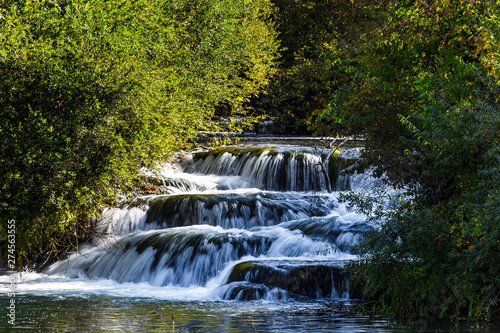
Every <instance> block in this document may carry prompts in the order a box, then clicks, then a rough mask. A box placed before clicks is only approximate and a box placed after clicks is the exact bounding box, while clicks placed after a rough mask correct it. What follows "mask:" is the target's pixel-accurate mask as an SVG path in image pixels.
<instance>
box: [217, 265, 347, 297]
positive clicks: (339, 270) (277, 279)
mask: <svg viewBox="0 0 500 333" xmlns="http://www.w3.org/2000/svg"><path fill="white" fill-rule="evenodd" d="M242 282H245V283H242ZM226 284H227V290H226V293H225V295H224V296H225V298H227V299H254V297H259V298H262V297H263V294H264V293H265V292H269V291H271V290H273V289H276V288H277V289H278V290H280V291H283V292H286V294H287V295H288V296H291V297H299V298H300V297H301V296H305V297H309V298H315V299H318V298H333V297H342V298H347V297H348V295H349V273H348V272H346V271H345V270H344V269H343V267H342V266H341V265H340V263H337V262H325V263H318V262H314V263H313V262H311V263H307V262H304V261H301V262H300V264H299V263H297V262H295V261H293V260H290V261H287V262H283V261H281V262H273V261H267V262H266V261H261V262H259V261H245V262H242V263H239V264H237V265H235V266H234V267H233V269H232V270H231V272H230V273H229V276H228V278H227V281H226ZM284 297H285V296H284Z"/></svg>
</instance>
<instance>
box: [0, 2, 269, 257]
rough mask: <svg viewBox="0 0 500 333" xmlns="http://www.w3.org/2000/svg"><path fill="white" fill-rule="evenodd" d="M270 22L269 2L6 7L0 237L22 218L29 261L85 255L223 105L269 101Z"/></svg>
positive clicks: (19, 235) (0, 98)
mask: <svg viewBox="0 0 500 333" xmlns="http://www.w3.org/2000/svg"><path fill="white" fill-rule="evenodd" d="M271 11H272V6H271V5H270V3H269V2H268V1H267V0H252V1H246V0H245V1H243V0H241V1H233V0H231V1H226V0H223V1H216V2H213V1H208V0H175V1H171V0H169V1H166V0H154V1H149V0H148V1H146V0H138V1H106V0H68V1H65V0H59V1H4V2H3V4H2V5H1V6H0V31H2V33H1V34H0V76H1V77H2V80H0V114H1V119H2V121H1V122H0V138H1V141H2V145H1V147H0V173H1V176H0V179H1V181H0V212H1V219H2V222H1V225H0V228H1V234H2V235H6V231H7V221H8V220H11V219H14V220H16V226H17V228H16V243H15V245H16V248H15V253H16V256H17V258H18V259H23V258H24V259H25V258H27V257H29V256H30V257H32V256H33V255H35V254H42V253H45V251H47V250H57V249H60V248H63V247H65V246H68V245H70V244H72V245H75V246H76V245H77V242H78V240H80V239H85V238H86V237H88V236H89V233H90V232H91V230H92V228H91V227H90V223H89V221H90V219H91V218H92V217H94V216H97V214H98V212H99V210H100V209H101V208H102V207H103V205H106V204H108V203H110V202H112V200H113V199H114V198H115V196H116V195H117V194H119V193H122V192H123V191H127V189H130V186H131V185H132V184H133V179H134V176H135V175H136V174H137V171H138V168H139V167H140V166H141V165H144V164H146V165H148V164H154V162H155V161H159V160H163V159H165V158H167V157H168V156H169V155H170V154H172V153H173V152H175V151H176V150H178V149H180V148H182V147H183V146H184V145H186V143H187V142H188V140H190V139H192V138H194V137H196V136H197V135H198V133H199V131H201V130H205V131H213V130H216V129H217V126H216V125H214V123H213V122H210V119H211V117H212V116H213V115H214V112H215V110H216V108H217V107H218V105H222V104H224V105H229V107H230V109H232V110H235V111H237V110H241V104H242V102H243V101H244V100H245V99H246V98H248V97H251V96H253V95H255V94H258V92H259V91H260V90H261V89H262V87H263V86H264V85H265V84H266V82H267V80H268V77H269V75H270V74H272V72H273V61H274V60H273V59H274V57H275V53H276V49H277V44H276V42H275V35H276V34H275V32H274V30H273V27H272V24H271V22H270V20H269V15H270V13H271ZM2 240H3V241H4V242H5V240H6V237H5V236H2ZM4 245H6V244H5V243H4ZM5 248H6V247H5ZM6 255H7V252H6V251H4V257H6Z"/></svg>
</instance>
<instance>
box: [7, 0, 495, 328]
mask: <svg viewBox="0 0 500 333" xmlns="http://www.w3.org/2000/svg"><path fill="white" fill-rule="evenodd" d="M499 15H500V1H494V0H485V1H479V0H478V1H472V0H428V1H425V0H414V1H406V0H403V1H393V0H381V1H371V0H361V1H340V0H336V1H334V0H317V1H312V0H311V1H309V0H304V1H293V0H236V1H229V0H221V1H216V2H212V1H208V0H170V1H167V0H152V1H145V0H138V1H132V2H127V1H125V2H122V1H105V0H94V1H88V0H59V1H12V0H11V1H9V0H7V1H3V2H2V4H1V5H0V31H1V32H0V75H1V80H0V114H1V120H2V121H1V123H0V138H1V140H2V145H1V147H0V161H1V163H0V177H1V182H0V216H1V219H2V223H1V225H0V228H1V235H2V236H1V237H2V239H1V240H0V241H2V243H3V254H4V259H5V258H6V256H7V255H8V254H9V251H11V253H15V255H16V258H17V259H18V262H19V263H21V262H23V261H24V262H25V261H27V260H31V261H33V260H35V259H36V258H37V257H38V256H46V255H47V254H48V253H58V252H59V251H60V250H62V249H64V248H66V247H67V246H75V247H77V246H78V243H79V242H82V241H84V240H86V239H88V238H89V237H90V236H91V235H92V233H93V229H92V223H91V222H92V220H93V219H95V218H96V217H97V216H98V214H99V212H100V211H101V210H102V208H104V207H106V206H109V205H113V204H114V202H116V200H117V198H118V197H119V196H123V195H126V194H127V193H128V192H130V191H132V190H133V189H134V188H135V187H136V186H137V183H138V178H137V174H138V170H139V168H140V167H141V166H144V165H154V164H155V163H156V162H158V161H164V160H166V159H168V158H169V157H170V156H172V155H173V154H174V153H175V152H178V151H179V150H181V149H185V148H189V144H190V142H191V141H192V140H193V139H195V138H196V137H197V136H198V135H199V133H200V132H201V131H208V132H216V131H220V130H222V129H224V130H228V129H229V130H231V131H237V130H242V125H241V124H242V122H241V119H247V120H248V121H249V122H250V121H251V119H252V118H255V119H260V118H263V117H271V118H273V119H277V121H276V126H277V130H281V131H282V132H284V133H288V134H289V133H300V134H304V133H309V134H314V135H328V136H358V137H362V138H364V139H365V141H364V142H365V150H364V152H363V156H362V160H361V163H360V164H359V166H358V170H361V169H364V168H367V167H370V168H372V170H373V172H374V174H375V175H382V174H385V175H386V176H387V179H388V181H389V182H390V183H391V184H392V185H393V186H395V187H397V188H400V189H402V191H405V193H406V195H405V196H402V197H401V198H400V200H398V201H397V203H395V205H394V207H392V209H391V210H389V211H388V210H384V209H382V208H381V206H380V204H379V202H381V200H382V197H362V196H359V195H356V194H354V193H347V194H346V195H345V196H344V198H345V200H351V201H352V202H353V203H356V204H357V205H358V206H359V207H361V209H363V210H364V211H365V213H367V214H368V215H369V216H371V217H372V218H374V219H376V220H383V221H384V223H383V224H381V225H380V229H379V230H378V231H376V232H374V233H373V234H372V235H369V236H368V237H367V238H366V240H365V242H364V243H363V244H362V246H361V247H360V249H359V251H360V253H361V257H362V260H361V261H360V262H359V263H357V264H356V265H355V267H354V268H353V269H354V270H355V272H356V279H357V281H359V283H360V284H361V285H362V286H363V287H364V288H365V293H366V295H367V297H369V298H370V299H372V300H374V302H375V303H374V304H375V310H378V311H381V312H385V313H387V314H390V315H397V316H402V317H406V318H409V317H415V316H436V317H442V318H451V319H455V320H458V319H468V320H474V321H484V320H491V319H493V318H495V316H496V315H497V314H498V310H499V308H500V306H499V296H500V248H499V247H500V194H499V184H500V166H499V161H500V151H499V142H500V107H499V105H500V104H499V97H500V89H499V88H500V87H499V80H500V64H499V61H500V17H499ZM242 117H244V118H242ZM220 118H225V119H227V120H229V125H224V128H221V125H220V122H217V121H216V120H218V119H220ZM226 123H227V122H226ZM228 126H229V127H228ZM12 219H15V220H16V244H15V251H12V248H9V247H8V242H7V234H8V225H7V221H8V220H12Z"/></svg>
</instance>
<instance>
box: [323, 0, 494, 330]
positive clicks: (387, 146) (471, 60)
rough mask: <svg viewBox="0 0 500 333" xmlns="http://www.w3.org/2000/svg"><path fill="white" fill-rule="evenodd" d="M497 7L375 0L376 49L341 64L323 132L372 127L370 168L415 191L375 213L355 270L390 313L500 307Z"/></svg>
mask: <svg viewBox="0 0 500 333" xmlns="http://www.w3.org/2000/svg"><path fill="white" fill-rule="evenodd" d="M498 5H499V3H498V2H497V1H482V2H468V1H448V0H437V1H432V2H424V1H411V2H410V1H409V2H406V1H403V2H397V3H396V2H392V1H383V2H379V3H378V5H377V6H374V8H373V10H374V12H373V13H374V15H373V17H374V18H377V15H379V16H378V17H379V19H377V22H379V27H378V29H377V30H376V31H375V32H374V34H373V39H371V40H372V42H373V43H371V44H366V45H363V47H364V48H366V49H367V50H371V52H369V53H370V54H372V55H371V56H369V57H366V56H365V55H366V54H368V53H360V55H361V56H360V57H357V58H356V60H357V62H356V63H355V64H354V65H353V66H346V67H344V68H345V73H346V75H350V77H351V78H352V79H351V82H352V84H350V85H348V86H345V87H343V88H342V89H340V90H338V91H337V93H336V94H335V96H334V98H333V100H332V103H331V104H330V107H329V108H327V109H326V110H325V111H324V112H323V113H322V114H320V116H319V117H318V119H317V125H316V128H317V130H318V132H319V133H321V132H322V131H323V132H326V133H336V134H348V135H349V134H351V135H362V136H364V137H365V138H366V141H365V142H366V147H365V148H366V149H365V152H364V153H363V157H364V162H365V165H372V166H375V167H376V172H375V173H376V174H382V173H383V172H385V173H386V174H387V175H388V177H389V180H390V181H391V182H392V183H393V184H394V185H395V186H399V187H405V188H406V189H409V190H410V194H411V196H410V198H409V199H407V201H400V203H399V205H398V206H397V207H393V209H391V210H390V211H380V210H378V211H375V212H374V213H375V215H376V216H377V214H379V215H378V217H383V220H384V222H383V223H381V225H380V229H379V230H377V231H376V232H374V233H373V234H372V235H370V236H369V237H367V239H366V241H365V243H364V244H363V246H362V248H361V253H363V261H362V263H361V264H360V265H359V266H358V272H359V276H360V277H361V278H362V279H363V280H364V283H365V287H366V293H367V294H368V295H370V296H371V297H374V298H375V299H376V300H377V301H378V303H377V307H376V308H378V309H379V310H380V311H383V312H385V313H386V314H390V315H399V316H402V317H414V316H422V317H425V316H428V315H432V316H439V317H444V318H452V319H455V320H459V319H466V320H473V321H483V320H490V319H492V318H494V316H495V315H496V314H498V310H499V309H500V306H499V303H498V299H499V296H500V287H499V286H500V284H499V282H500V281H499V278H498V276H499V273H500V272H499V269H500V259H499V258H500V248H499V245H500V243H499V241H498V239H500V234H499V231H500V230H499V227H498V225H499V222H500V221H499V220H498V216H499V215H498V213H499V211H498V207H500V201H499V199H500V197H499V196H498V184H499V180H500V179H499V178H498V174H499V172H500V168H499V164H498V158H499V156H500V155H498V153H499V151H498V147H499V143H500V100H499V99H498V96H500V86H499V83H500V82H499V77H498V52H497V51H498V47H499V45H500V39H499V36H500V35H499V34H498V33H499V28H498V27H499V26H500V21H499V14H500V12H499V8H500V7H499V6H498ZM382 18H386V19H385V20H382ZM350 64H353V62H352V61H351V62H350ZM357 200H359V202H360V203H361V204H362V207H365V208H370V207H372V206H376V205H373V204H374V203H375V204H376V203H377V202H379V201H380V200H379V199H378V198H375V199H373V198H369V199H368V200H363V198H357ZM380 214H381V215H380Z"/></svg>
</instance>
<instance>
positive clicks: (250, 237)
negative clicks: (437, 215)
mask: <svg viewBox="0 0 500 333" xmlns="http://www.w3.org/2000/svg"><path fill="white" fill-rule="evenodd" d="M311 142H313V143H312V144H311ZM318 143H319V141H317V140H316V141H311V140H307V141H304V140H300V139H297V138H293V139H288V140H287V139H286V138H280V141H279V142H278V141H276V140H274V141H273V140H272V139H269V138H266V139H260V140H256V139H254V141H253V142H243V143H242V144H239V145H235V146H230V147H219V148H217V149H213V150H208V151H199V152H196V153H194V154H188V155H184V156H182V157H179V160H178V163H175V164H168V165H164V166H163V167H162V168H160V169H159V170H156V171H151V170H145V171H144V172H143V176H144V178H146V179H148V181H150V182H151V183H152V184H153V185H154V186H156V189H158V190H159V191H161V194H158V193H157V194H151V195H142V196H138V197H137V198H134V199H132V200H129V201H127V202H125V203H124V204H123V205H122V207H120V208H113V209H108V210H106V211H105V212H104V214H103V218H102V219H101V220H100V221H99V222H98V226H97V228H98V230H99V231H100V232H101V233H102V235H103V236H101V237H98V238H96V239H95V240H94V242H93V243H92V244H87V245H85V246H83V247H82V248H81V249H80V252H79V253H74V254H69V255H68V257H67V258H66V259H64V260H61V261H59V262H57V263H55V264H53V265H51V266H50V267H48V268H46V269H45V270H44V271H43V272H40V273H34V272H23V273H16V274H14V275H12V276H10V277H9V276H1V277H0V283H1V284H2V289H6V288H7V287H8V286H9V285H14V286H15V288H16V295H15V297H14V298H12V297H10V298H8V297H7V295H6V293H3V294H2V295H1V296H0V298H1V299H2V302H3V303H2V304H6V305H8V304H9V302H12V299H14V300H15V305H16V308H15V309H16V314H15V324H16V325H15V328H17V329H18V330H21V331H41V332H44V331H47V332H52V331H58V332H96V331H129V332H136V331H154V332H162V331H165V332H413V331H415V332H436V331H439V332H456V331H460V332H466V331H467V332H469V331H470V332H475V331H477V330H476V329H475V328H470V327H467V326H465V327H457V326H453V325H445V324H436V323H432V324H431V323H428V322H426V321H419V322H415V323H412V324H408V323H395V322H391V321H389V320H386V319H384V318H377V317H372V316H370V315H368V314H364V313H362V312H359V311H353V310H355V309H356V308H357V307H358V306H359V305H360V304H361V303H362V302H363V300H360V299H359V298H360V295H359V292H356V290H354V289H353V288H352V286H351V285H350V283H349V279H348V274H347V273H346V271H345V270H344V269H343V268H344V266H345V265H346V263H347V262H349V261H350V260H356V258H357V257H356V253H355V252H354V251H353V247H354V246H355V245H356V244H357V243H358V242H359V240H360V238H361V237H362V236H363V234H365V233H366V232H368V231H369V230H372V229H373V228H375V227H376V226H375V225H374V224H373V223H372V222H369V221H367V219H366V218H365V216H363V215H361V214H359V213H357V212H356V211H355V210H353V209H352V208H350V207H348V206H346V205H345V204H342V203H339V201H338V198H339V193H340V192H341V191H342V190H345V189H352V190H355V191H373V190H374V189H376V188H380V187H381V186H383V184H382V182H381V181H380V180H378V179H374V178H372V177H370V176H369V175H368V174H363V175H355V176H350V177H343V176H340V177H339V176H338V172H339V166H340V168H342V167H346V166H348V165H349V163H348V161H354V162H355V159H356V156H357V155H358V150H359V148H353V147H351V148H346V149H344V150H342V152H341V154H340V155H339V156H337V155H336V154H333V155H331V154H330V151H329V150H328V149H323V148H317V147H315V146H314V145H315V144H316V145H317V144H318ZM250 144H251V145H250ZM340 161H343V162H342V163H340ZM10 278H15V281H14V280H11V279H10ZM13 328H14V326H13V325H11V324H8V322H7V320H2V321H1V324H0V330H1V331H8V330H10V329H13Z"/></svg>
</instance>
